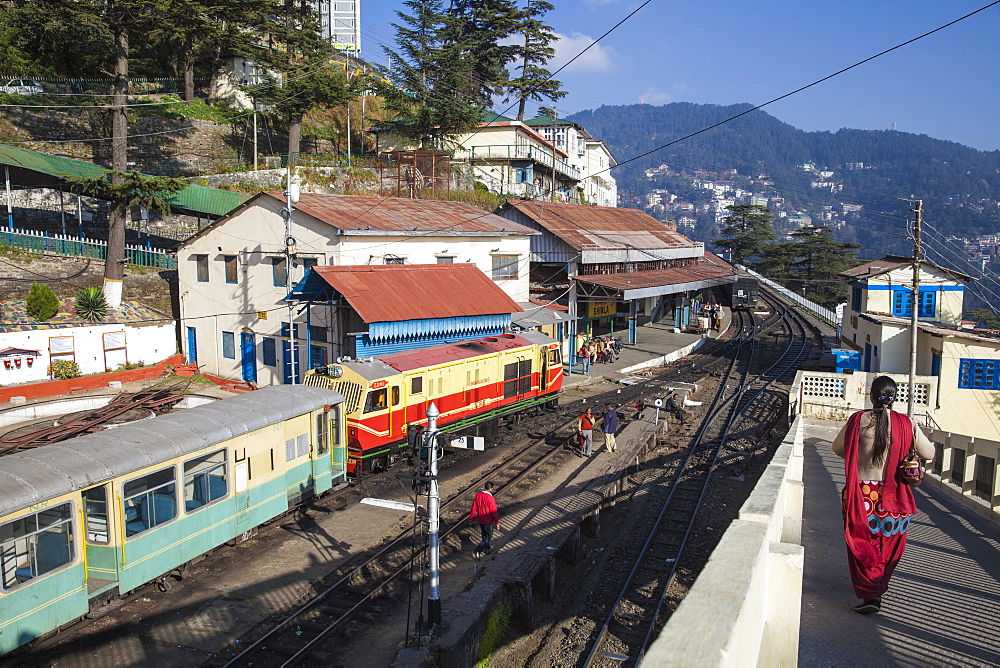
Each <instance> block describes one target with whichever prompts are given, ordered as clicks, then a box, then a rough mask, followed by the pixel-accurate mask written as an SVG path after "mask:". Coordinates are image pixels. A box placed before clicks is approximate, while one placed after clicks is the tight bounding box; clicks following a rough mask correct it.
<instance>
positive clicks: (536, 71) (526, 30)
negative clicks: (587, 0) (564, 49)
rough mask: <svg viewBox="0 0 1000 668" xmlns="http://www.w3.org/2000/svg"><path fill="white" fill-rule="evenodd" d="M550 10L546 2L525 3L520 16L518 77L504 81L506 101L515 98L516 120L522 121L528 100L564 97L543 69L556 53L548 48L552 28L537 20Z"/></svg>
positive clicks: (552, 40)
mask: <svg viewBox="0 0 1000 668" xmlns="http://www.w3.org/2000/svg"><path fill="white" fill-rule="evenodd" d="M552 9H553V7H552V4H551V3H549V2H546V0H528V6H527V8H526V9H525V10H524V12H523V13H522V16H521V20H520V27H519V28H518V32H520V33H521V35H522V36H523V37H524V44H523V45H521V46H520V47H519V50H518V54H517V58H518V60H519V61H520V66H519V71H520V76H518V77H517V78H516V79H511V80H510V81H509V82H507V93H508V99H509V98H510V97H514V98H516V99H517V120H519V121H523V120H524V108H525V106H527V102H528V100H534V101H536V102H541V101H543V100H551V101H552V102H555V101H557V100H560V99H562V98H564V97H566V95H567V92H566V91H564V90H560V87H561V86H562V84H561V83H560V82H559V81H556V80H555V79H553V78H552V73H551V72H549V71H548V70H547V69H545V67H544V65H545V63H547V62H549V60H550V59H551V58H552V56H554V55H555V53H556V50H555V49H554V48H553V47H552V46H551V44H552V42H554V41H555V39H556V36H555V33H553V32H552V26H549V25H546V24H545V23H544V22H542V20H541V18H542V16H544V15H545V14H546V13H547V12H549V11H551V10H552ZM504 101H505V102H506V100H504ZM552 115H553V116H554V114H552Z"/></svg>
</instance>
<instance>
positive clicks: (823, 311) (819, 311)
mask: <svg viewBox="0 0 1000 668" xmlns="http://www.w3.org/2000/svg"><path fill="white" fill-rule="evenodd" d="M736 266H738V267H739V268H740V270H741V271H745V272H746V273H748V274H750V275H751V276H754V277H756V278H757V280H759V281H760V282H761V283H764V284H765V285H767V286H768V287H770V288H771V289H772V290H774V291H775V292H780V293H781V294H783V295H784V296H785V297H788V298H789V299H791V300H792V301H793V302H795V303H797V304H800V305H802V306H804V307H806V308H807V309H809V310H810V311H812V312H813V313H815V314H816V315H818V316H820V317H821V318H824V319H825V320H827V321H828V322H830V323H832V324H834V325H839V324H840V320H839V319H838V318H837V313H836V312H835V311H831V310H830V309H828V308H826V307H825V306H820V305H819V304H817V303H816V302H814V301H811V300H809V299H806V298H805V297H803V296H802V295H797V294H795V293H794V292H792V291H791V290H789V289H788V288H786V287H785V286H783V285H779V284H778V283H775V282H774V281H772V280H771V279H770V278H767V277H765V276H761V275H760V274H758V273H757V272H756V271H754V270H753V269H747V268H746V267H743V266H741V265H736Z"/></svg>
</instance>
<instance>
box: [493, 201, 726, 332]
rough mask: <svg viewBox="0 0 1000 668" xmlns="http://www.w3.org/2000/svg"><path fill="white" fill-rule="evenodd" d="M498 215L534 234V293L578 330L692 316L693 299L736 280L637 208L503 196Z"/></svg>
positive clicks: (681, 322)
mask: <svg viewBox="0 0 1000 668" xmlns="http://www.w3.org/2000/svg"><path fill="white" fill-rule="evenodd" d="M499 213H500V215H502V216H504V217H505V218H508V219H510V220H512V221H514V222H516V223H519V224H521V225H524V226H526V227H530V228H532V229H534V230H536V231H538V232H540V233H541V234H539V235H538V236H533V237H531V293H532V298H533V299H537V300H542V301H543V303H544V302H552V303H556V304H562V305H565V306H567V308H568V315H569V322H571V323H575V326H576V328H577V333H586V334H588V335H592V334H595V333H617V332H623V331H624V332H627V337H628V341H629V342H630V343H634V342H635V336H636V327H637V326H641V325H643V324H645V323H649V322H672V323H673V324H674V326H675V327H677V328H684V327H685V326H687V325H688V323H689V322H691V321H692V318H694V317H696V316H695V314H694V313H692V303H693V302H694V301H695V300H696V298H697V296H698V295H702V294H703V293H704V295H703V296H704V298H705V299H708V298H709V295H710V294H711V293H710V291H711V290H712V289H713V288H717V287H719V286H728V285H729V284H731V283H733V282H735V281H736V278H737V275H736V270H735V269H734V268H733V267H732V266H731V265H730V264H729V263H727V262H725V261H724V260H722V259H721V258H719V257H717V256H715V255H713V254H712V253H706V252H705V246H704V244H702V243H701V242H695V241H692V240H690V239H688V238H687V237H685V236H684V235H682V234H678V233H677V232H676V231H674V230H672V229H670V228H669V227H667V225H666V224H664V223H662V222H660V221H658V220H656V219H655V218H653V217H652V216H649V215H648V214H645V213H643V212H641V211H638V210H636V209H623V208H612V207H596V206H580V205H574V204H559V203H550V202H539V201H527V200H508V201H507V202H506V203H505V204H504V205H502V206H501V208H500V210H499Z"/></svg>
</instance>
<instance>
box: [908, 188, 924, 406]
mask: <svg viewBox="0 0 1000 668" xmlns="http://www.w3.org/2000/svg"><path fill="white" fill-rule="evenodd" d="M923 206H924V203H923V200H919V199H918V200H913V306H912V308H911V312H910V384H909V391H908V392H907V397H906V414H907V415H908V416H909V417H910V419H911V420H912V419H913V404H914V396H913V395H914V392H913V390H914V387H915V386H916V377H917V321H918V315H919V313H920V254H921V250H922V249H921V246H920V233H921V227H922V225H923V218H922V215H923Z"/></svg>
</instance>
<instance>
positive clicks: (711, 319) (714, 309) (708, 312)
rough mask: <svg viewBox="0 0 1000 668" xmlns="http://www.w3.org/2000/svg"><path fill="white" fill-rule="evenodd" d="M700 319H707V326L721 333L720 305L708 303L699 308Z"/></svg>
mask: <svg viewBox="0 0 1000 668" xmlns="http://www.w3.org/2000/svg"><path fill="white" fill-rule="evenodd" d="M701 313H702V317H704V318H708V326H709V327H711V328H712V329H714V330H715V331H717V332H720V331H722V316H723V315H724V313H723V310H722V304H719V303H717V302H708V303H706V304H703V305H702V307H701Z"/></svg>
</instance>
